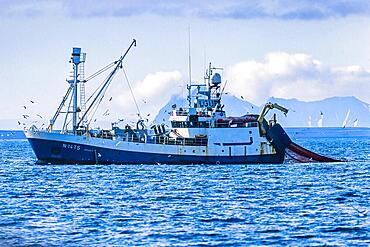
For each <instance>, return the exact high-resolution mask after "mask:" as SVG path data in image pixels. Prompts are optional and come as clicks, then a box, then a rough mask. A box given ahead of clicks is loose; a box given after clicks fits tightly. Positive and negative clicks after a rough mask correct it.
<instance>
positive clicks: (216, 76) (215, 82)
mask: <svg viewBox="0 0 370 247" xmlns="http://www.w3.org/2000/svg"><path fill="white" fill-rule="evenodd" d="M220 83H221V75H220V74H219V73H215V74H214V75H213V76H212V84H213V85H215V86H217V85H218V84H220Z"/></svg>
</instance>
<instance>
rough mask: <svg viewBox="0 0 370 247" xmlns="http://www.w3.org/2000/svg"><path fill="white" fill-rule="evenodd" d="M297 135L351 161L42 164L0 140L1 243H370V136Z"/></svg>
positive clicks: (21, 145) (23, 144) (25, 149)
mask: <svg viewBox="0 0 370 247" xmlns="http://www.w3.org/2000/svg"><path fill="white" fill-rule="evenodd" d="M302 133H303V134H302ZM338 133H339V132H338ZM316 134H317V133H316ZM290 135H291V136H292V137H293V139H295V141H296V142H297V143H298V144H300V145H302V146H304V147H305V148H308V149H311V150H313V151H316V152H319V153H322V154H325V155H328V156H331V157H334V158H343V159H346V160H348V162H345V163H305V164H300V163H293V162H291V161H289V160H288V161H287V162H286V163H284V164H278V165H276V164H260V165H225V164H220V165H186V166H183V165H165V164H162V165H145V164H143V165H63V164H59V165H38V164H36V163H35V161H36V159H35V156H34V154H33V152H32V150H31V147H30V145H29V144H28V142H27V141H25V140H11V141H0V216H1V217H0V246H246V245H275V246H279V245H283V246H285V245H293V246H305V245H309V246H323V245H334V246H338V245H357V246H368V245H370V173H369V172H370V169H369V168H370V138H369V136H368V135H353V136H350V135H343V134H342V135H341V136H336V135H335V134H334V135H329V136H328V135H325V134H321V135H320V134H318V135H316V136H315V135H311V136H309V135H308V136H305V132H304V131H303V132H302V131H300V130H293V131H291V133H290Z"/></svg>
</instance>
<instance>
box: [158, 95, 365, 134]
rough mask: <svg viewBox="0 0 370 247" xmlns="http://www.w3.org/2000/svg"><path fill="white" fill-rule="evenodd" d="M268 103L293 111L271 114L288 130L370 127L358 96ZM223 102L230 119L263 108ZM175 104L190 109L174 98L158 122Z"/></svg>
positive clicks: (231, 99) (241, 101)
mask: <svg viewBox="0 0 370 247" xmlns="http://www.w3.org/2000/svg"><path fill="white" fill-rule="evenodd" d="M268 101H270V102H272V103H278V104H280V105H282V106H284V107H286V108H288V109H289V112H288V114H287V116H284V115H283V114H282V113H281V112H279V111H271V112H270V113H269V115H267V118H271V117H272V114H273V113H276V114H277V119H278V121H279V122H280V123H281V124H282V125H283V126H284V127H370V104H368V103H365V102H362V101H361V100H359V99H357V98H355V97H332V98H327V99H324V100H318V101H311V102H304V101H300V100H297V99H280V98H270V99H269V100H268ZM222 102H223V104H225V110H226V112H227V115H228V116H241V115H244V114H247V113H256V114H258V113H260V111H261V109H262V107H263V105H262V106H256V105H254V104H252V103H250V102H248V101H246V100H244V99H242V98H237V97H235V96H233V95H229V94H226V95H224V96H223V101H222ZM173 104H176V105H178V106H181V105H185V106H186V104H187V102H186V100H184V99H183V98H181V97H179V96H173V97H172V98H171V99H170V101H169V102H168V103H167V104H166V105H165V106H164V107H162V108H161V109H160V111H159V112H158V114H157V116H156V117H155V120H154V123H166V124H168V117H169V113H170V112H171V109H172V105H173Z"/></svg>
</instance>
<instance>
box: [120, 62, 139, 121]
mask: <svg viewBox="0 0 370 247" xmlns="http://www.w3.org/2000/svg"><path fill="white" fill-rule="evenodd" d="M122 70H123V74H124V75H125V78H126V82H127V85H128V88H129V89H130V92H131V96H132V98H133V100H134V103H135V106H136V110H137V113H138V116H139V118H140V119H143V118H142V117H141V113H140V109H139V106H138V104H137V102H136V98H135V95H134V92H133V91H132V88H131V85H130V82H129V80H128V77H127V74H126V71H125V69H124V68H123V67H122Z"/></svg>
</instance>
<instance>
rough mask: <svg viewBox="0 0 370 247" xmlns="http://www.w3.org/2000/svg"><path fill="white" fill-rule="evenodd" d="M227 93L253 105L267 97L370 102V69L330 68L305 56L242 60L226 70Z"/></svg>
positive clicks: (286, 55)
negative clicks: (349, 99) (338, 97)
mask: <svg viewBox="0 0 370 247" xmlns="http://www.w3.org/2000/svg"><path fill="white" fill-rule="evenodd" d="M225 75H226V78H227V79H228V81H229V83H228V85H227V89H226V90H227V91H230V92H231V93H232V94H234V95H236V96H240V95H243V96H244V97H245V98H246V99H248V100H250V101H252V102H253V103H256V104H262V103H264V102H265V101H266V100H267V99H268V97H280V98H297V99H300V100H306V101H312V100H319V99H324V98H327V97H332V96H355V97H357V98H359V99H361V100H363V101H365V102H370V94H369V92H370V83H369V81H370V70H367V69H365V68H362V67H360V66H349V67H344V68H336V67H329V66H327V65H325V64H323V63H322V62H320V61H318V60H316V59H314V58H313V57H311V56H310V55H307V54H289V53H284V52H274V53H269V54H267V55H266V56H265V59H264V61H262V62H257V61H244V62H239V63H237V64H234V65H231V66H229V67H227V68H226V73H225Z"/></svg>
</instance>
